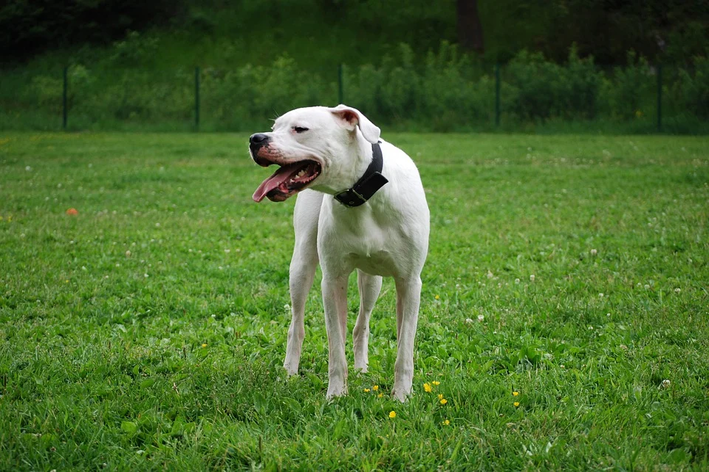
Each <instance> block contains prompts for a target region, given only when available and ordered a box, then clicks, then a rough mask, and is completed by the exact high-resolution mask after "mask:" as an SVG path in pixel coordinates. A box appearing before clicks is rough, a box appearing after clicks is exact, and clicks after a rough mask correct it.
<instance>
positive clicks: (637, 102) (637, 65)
mask: <svg viewBox="0 0 709 472" xmlns="http://www.w3.org/2000/svg"><path fill="white" fill-rule="evenodd" d="M655 74H656V71H655V69H654V68H651V67H650V65H649V64H648V62H647V60H646V59H645V58H644V57H642V56H638V55H637V54H636V53H635V51H629V52H628V63H627V64H626V65H625V66H624V67H616V68H614V69H613V74H612V75H611V77H610V78H608V79H606V80H605V81H604V83H603V93H602V96H603V102H604V104H605V109H606V112H607V113H608V114H609V115H610V116H611V117H612V118H614V119H621V120H632V119H633V118H640V117H642V116H643V114H645V111H646V110H647V108H648V106H650V103H652V99H651V98H650V97H653V92H654V85H655V84H656V77H654V75H655ZM649 98H650V99H649ZM648 99H649V100H648ZM648 102H649V103H648Z"/></svg>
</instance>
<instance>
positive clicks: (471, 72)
mask: <svg viewBox="0 0 709 472" xmlns="http://www.w3.org/2000/svg"><path fill="white" fill-rule="evenodd" d="M126 41H128V42H131V41H132V42H133V43H134V44H133V46H135V47H132V46H131V47H128V46H125V45H121V44H123V43H121V44H117V45H116V47H115V49H116V54H113V55H111V56H110V57H108V58H107V59H106V60H105V61H104V62H103V63H101V64H98V65H95V66H93V67H90V66H85V65H82V64H75V65H72V66H71V67H70V68H69V70H68V78H69V87H68V92H69V93H68V97H67V98H68V105H69V122H70V126H71V127H73V128H75V129H79V128H90V129H113V128H116V127H118V128H123V127H129V128H130V127H131V126H133V127H140V128H141V129H145V128H146V127H149V128H153V129H155V128H158V129H175V128H177V129H188V128H190V127H191V126H192V124H193V123H194V106H195V95H194V70H193V69H192V70H188V69H178V70H160V69H155V68H149V67H147V66H146V67H143V68H135V67H118V65H120V64H122V63H124V61H127V62H135V61H140V57H141V55H142V54H143V52H141V51H142V50H147V49H150V48H151V47H153V46H154V44H153V43H152V42H150V41H149V40H144V38H141V37H138V36H130V37H129V38H128V39H127V40H126ZM126 44H127V43H126ZM146 48H147V49H146ZM121 51H122V52H121ZM129 53H130V54H133V55H132V56H130V57H129V55H128V54H129ZM664 70H665V71H666V72H665V73H664V74H663V84H664V88H663V89H664V90H666V91H667V94H666V98H665V101H664V102H665V103H666V104H667V106H666V107H665V108H664V113H665V115H664V118H663V121H664V122H665V123H667V124H668V128H667V129H671V130H674V131H678V132H697V131H700V130H703V129H706V126H703V125H702V120H706V119H707V118H709V61H708V60H707V59H706V57H696V58H695V60H694V64H693V67H691V68H670V67H666V68H665V69H664ZM492 72H493V71H492V68H491V67H489V66H486V65H485V64H484V63H482V62H479V61H476V60H475V59H473V58H471V57H470V56H468V55H464V54H460V53H459V51H458V49H457V48H456V47H455V46H454V45H450V44H447V43H442V44H441V46H440V48H439V49H438V50H437V51H436V52H433V51H430V52H428V54H426V55H425V56H424V57H422V58H421V59H420V60H417V57H416V54H414V51H413V50H412V49H411V48H410V47H409V46H408V45H405V44H402V45H400V46H399V48H398V50H397V51H395V53H393V54H390V55H386V56H385V57H384V58H383V59H382V61H381V63H379V64H365V65H361V66H355V67H347V66H345V67H344V84H343V85H344V102H345V103H347V104H349V105H352V106H355V107H357V108H359V109H361V110H362V111H363V112H364V113H366V114H367V115H368V116H369V117H370V118H371V119H372V120H373V121H374V122H375V123H377V124H380V125H382V126H387V127H393V128H405V129H415V130H417V131H444V132H445V131H470V130H480V129H492V127H493V125H494V122H495V89H496V83H495V77H494V74H493V73H492ZM200 81H201V88H200V91H201V93H200V96H201V124H202V127H203V128H204V129H208V130H253V129H264V127H265V126H267V125H268V122H269V120H270V119H273V118H275V117H276V116H278V115H279V114H282V113H284V112H286V111H288V110H290V109H293V108H297V107H303V106H310V105H335V104H337V101H338V93H337V88H338V85H337V75H336V73H335V68H334V67H333V68H331V70H328V71H323V70H320V71H313V70H304V69H301V68H300V67H299V66H298V64H297V63H296V62H295V61H294V60H293V59H292V58H290V57H288V56H281V57H278V58H276V59H275V60H274V61H273V63H271V64H270V65H265V66H263V65H258V66H253V65H250V64H245V65H242V66H240V67H235V68H232V69H219V68H204V69H202V70H201V74H200ZM0 84H1V85H0V126H3V127H7V126H12V127H19V128H22V127H26V126H27V123H28V122H33V121H35V120H38V119H40V120H41V118H38V117H42V116H44V117H46V118H45V122H42V123H37V124H32V125H30V127H32V128H40V129H51V128H52V127H58V126H60V123H61V118H60V117H61V112H62V92H63V82H62V73H61V70H54V71H51V72H47V71H45V70H42V71H39V72H37V73H35V74H31V73H30V72H28V71H20V72H18V73H3V80H2V81H0ZM500 89H501V97H500V101H501V111H502V124H503V125H504V126H505V129H508V130H512V129H519V128H522V129H535V127H537V126H540V125H541V126H544V127H547V128H548V129H550V130H551V129H554V130H558V129H563V126H564V124H565V123H572V124H573V129H574V130H578V129H583V127H584V126H587V125H588V123H591V122H592V121H594V122H596V123H600V122H603V123H605V124H603V125H602V126H601V127H600V128H599V129H603V130H609V129H610V130H613V129H625V130H626V131H627V132H648V131H653V130H654V129H655V124H654V121H653V120H651V119H649V118H650V117H652V116H655V109H656V106H657V105H656V103H657V96H656V93H657V70H656V69H655V67H652V66H650V65H649V64H648V62H647V60H646V59H645V58H643V57H642V56H638V55H637V54H635V53H634V52H629V53H628V63H627V64H626V65H625V66H623V67H615V68H613V69H612V70H605V71H604V70H602V69H601V68H600V67H598V66H597V65H596V64H595V63H594V60H593V58H592V57H588V58H581V57H579V55H578V53H577V50H576V48H575V47H572V48H571V50H570V51H569V55H568V60H567V61H566V63H564V64H557V63H554V62H552V61H549V60H547V59H546V58H545V57H544V56H543V55H542V54H541V53H530V52H527V51H522V52H520V53H519V54H518V55H517V56H516V57H514V58H513V59H512V60H511V61H510V63H509V64H507V65H505V66H502V67H501V83H500ZM23 116H24V117H25V118H23ZM27 117H29V118H27ZM13 123H14V124H13ZM584 123H586V125H584ZM620 124H623V126H622V127H620V128H619V127H618V126H619V125H620ZM570 126H571V125H570ZM693 130H694V131H693Z"/></svg>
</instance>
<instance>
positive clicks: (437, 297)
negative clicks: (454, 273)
mask: <svg viewBox="0 0 709 472" xmlns="http://www.w3.org/2000/svg"><path fill="white" fill-rule="evenodd" d="M433 298H435V299H436V300H440V299H441V297H439V296H438V295H436V296H435V297H433Z"/></svg>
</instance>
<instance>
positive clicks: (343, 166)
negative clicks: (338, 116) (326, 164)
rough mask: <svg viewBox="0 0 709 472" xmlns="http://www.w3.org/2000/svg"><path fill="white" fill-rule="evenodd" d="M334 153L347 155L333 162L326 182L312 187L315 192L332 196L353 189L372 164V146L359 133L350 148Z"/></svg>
mask: <svg viewBox="0 0 709 472" xmlns="http://www.w3.org/2000/svg"><path fill="white" fill-rule="evenodd" d="M333 151H335V152H338V153H342V154H345V156H344V157H343V158H341V159H333V160H332V161H331V162H332V164H331V167H330V169H328V174H329V175H328V179H327V181H326V182H324V183H323V184H319V185H313V186H312V188H313V190H318V191H320V192H324V193H329V194H330V195H335V194H337V193H340V192H342V191H343V190H346V189H348V188H351V187H352V186H353V185H354V184H355V183H356V182H357V181H358V180H359V179H360V177H362V176H363V175H364V173H365V172H366V171H367V168H368V167H369V164H370V163H371V162H372V145H371V144H370V143H369V141H367V140H366V139H364V136H362V134H361V133H360V132H359V131H357V135H356V136H355V137H354V140H353V141H352V142H351V143H350V145H349V146H347V147H344V148H342V149H340V150H333Z"/></svg>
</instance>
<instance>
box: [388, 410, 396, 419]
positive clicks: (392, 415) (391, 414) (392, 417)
mask: <svg viewBox="0 0 709 472" xmlns="http://www.w3.org/2000/svg"><path fill="white" fill-rule="evenodd" d="M389 418H391V419H394V418H396V412H395V411H394V410H392V411H390V412H389Z"/></svg>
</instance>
